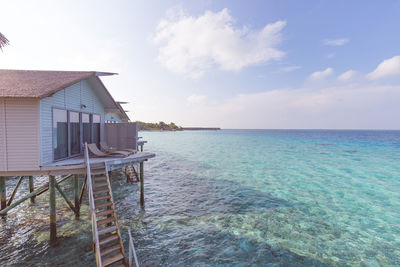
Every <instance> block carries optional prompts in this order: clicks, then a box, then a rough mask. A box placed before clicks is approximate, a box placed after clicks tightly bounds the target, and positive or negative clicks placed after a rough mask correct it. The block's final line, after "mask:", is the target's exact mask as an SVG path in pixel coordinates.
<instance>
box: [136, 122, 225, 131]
mask: <svg viewBox="0 0 400 267" xmlns="http://www.w3.org/2000/svg"><path fill="white" fill-rule="evenodd" d="M137 124H138V127H139V131H184V130H185V131H205V130H221V128H215V127H214V128H213V127H182V126H178V125H176V124H175V123H173V122H170V123H169V124H167V123H165V122H163V121H160V122H156V123H152V122H142V121H137Z"/></svg>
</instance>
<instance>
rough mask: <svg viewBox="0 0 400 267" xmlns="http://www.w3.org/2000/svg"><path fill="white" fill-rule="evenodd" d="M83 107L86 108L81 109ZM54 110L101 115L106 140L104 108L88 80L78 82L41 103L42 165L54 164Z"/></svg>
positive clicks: (102, 138)
mask: <svg viewBox="0 0 400 267" xmlns="http://www.w3.org/2000/svg"><path fill="white" fill-rule="evenodd" d="M82 105H85V106H86V108H81V106H82ZM53 108H62V109H68V110H73V111H79V112H87V113H95V114H99V115H100V117H101V127H100V128H101V131H100V139H101V140H104V107H103V105H102V103H101V101H100V100H99V99H98V97H97V96H96V94H95V93H94V91H93V89H92V88H91V86H90V84H89V83H88V82H87V80H84V81H81V82H78V83H76V84H74V85H71V86H69V87H67V88H65V89H63V90H61V91H58V92H57V93H55V94H54V95H52V96H51V97H46V98H44V99H42V100H41V101H40V127H41V129H40V130H41V135H40V138H41V139H40V141H41V155H40V159H41V165H44V164H48V163H51V162H53V144H52V134H53V133H52V120H53V116H52V109H53Z"/></svg>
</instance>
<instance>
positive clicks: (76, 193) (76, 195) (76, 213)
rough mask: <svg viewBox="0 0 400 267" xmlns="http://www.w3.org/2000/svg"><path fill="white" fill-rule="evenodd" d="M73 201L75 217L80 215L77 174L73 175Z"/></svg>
mask: <svg viewBox="0 0 400 267" xmlns="http://www.w3.org/2000/svg"><path fill="white" fill-rule="evenodd" d="M74 202H75V218H79V216H80V209H81V207H80V206H81V205H80V201H79V179H78V175H77V174H75V175H74Z"/></svg>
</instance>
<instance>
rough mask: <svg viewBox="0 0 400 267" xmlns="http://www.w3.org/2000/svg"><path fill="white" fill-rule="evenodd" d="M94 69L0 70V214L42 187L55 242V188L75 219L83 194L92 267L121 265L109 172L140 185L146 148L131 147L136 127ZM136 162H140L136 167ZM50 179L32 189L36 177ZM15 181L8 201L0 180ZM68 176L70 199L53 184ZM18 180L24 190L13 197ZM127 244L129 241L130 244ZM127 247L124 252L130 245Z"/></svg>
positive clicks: (122, 258)
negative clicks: (89, 224) (13, 178)
mask: <svg viewBox="0 0 400 267" xmlns="http://www.w3.org/2000/svg"><path fill="white" fill-rule="evenodd" d="M114 74H115V73H108V72H95V71H36V70H0V198H1V206H0V215H2V216H6V214H7V212H12V208H14V207H16V206H17V205H19V204H21V203H22V202H23V201H25V200H28V199H30V200H31V201H34V199H35V197H37V196H39V195H40V194H42V193H43V192H45V191H49V204H50V218H49V223H50V241H51V242H55V241H56V238H57V237H56V232H57V231H56V216H55V214H56V202H55V193H56V190H57V191H58V192H59V193H60V194H61V196H62V197H63V198H64V199H65V201H66V202H67V204H68V206H69V207H70V209H71V210H72V211H73V212H74V213H75V215H76V216H77V217H78V216H79V213H80V205H81V202H82V195H83V192H84V191H85V189H86V191H87V192H88V195H89V204H90V207H91V218H92V225H93V228H92V229H93V247H94V252H95V255H96V262H97V265H98V266H108V265H112V264H117V263H120V264H123V265H125V266H126V265H128V264H129V263H128V261H127V260H126V257H125V251H124V248H123V245H122V240H121V234H120V232H119V227H118V220H117V216H116V213H115V206H114V202H113V197H112V188H111V184H110V176H111V172H112V171H117V170H123V171H124V172H125V173H126V175H127V179H128V180H132V179H134V178H136V179H137V180H139V182H140V203H141V205H142V206H143V205H144V193H143V192H144V188H143V179H144V176H143V164H144V162H145V161H147V160H148V159H150V158H152V157H154V156H155V155H154V154H153V153H148V152H143V147H142V149H141V150H142V151H140V152H137V151H136V149H137V146H138V133H137V131H138V129H137V124H136V123H133V122H130V120H129V117H128V115H127V114H126V112H125V111H124V109H123V108H122V105H121V104H122V103H120V102H117V101H115V100H114V99H113V97H112V96H111V94H110V93H109V91H108V90H107V88H106V87H105V86H104V84H103V82H102V81H101V80H100V78H99V77H101V76H109V75H114ZM135 166H139V168H136V167H135ZM38 175H41V176H43V175H47V176H48V177H49V182H48V183H47V184H45V185H41V186H40V187H38V188H35V178H34V177H35V176H38ZM10 176H19V177H20V178H19V180H18V182H17V184H16V185H15V188H14V190H13V192H12V193H11V194H9V198H8V199H7V192H6V186H5V184H6V182H7V177H10ZM69 178H70V179H71V180H72V182H73V184H74V196H73V199H74V201H70V200H69V198H68V196H67V195H66V194H65V192H63V190H62V189H61V187H60V186H59V184H60V183H61V182H64V181H67V180H68V179H69ZM22 179H29V187H30V189H29V190H30V193H29V194H27V195H26V196H24V197H23V198H21V199H19V200H14V196H15V192H16V191H17V190H18V186H19V184H20V182H21V180H22ZM130 243H131V242H130ZM130 252H131V250H130Z"/></svg>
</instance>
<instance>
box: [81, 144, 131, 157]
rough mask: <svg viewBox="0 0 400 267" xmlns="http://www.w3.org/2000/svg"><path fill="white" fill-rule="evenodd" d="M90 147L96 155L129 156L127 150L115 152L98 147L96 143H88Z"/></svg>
mask: <svg viewBox="0 0 400 267" xmlns="http://www.w3.org/2000/svg"><path fill="white" fill-rule="evenodd" d="M87 146H88V149H89V151H90V152H91V153H92V154H93V155H95V156H96V157H110V156H121V157H126V156H129V152H125V151H114V152H111V153H109V152H106V153H105V152H103V151H101V150H100V149H98V148H97V146H96V144H88V145H87Z"/></svg>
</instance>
